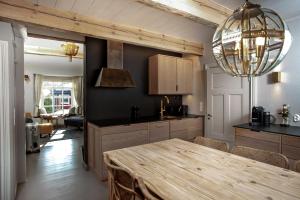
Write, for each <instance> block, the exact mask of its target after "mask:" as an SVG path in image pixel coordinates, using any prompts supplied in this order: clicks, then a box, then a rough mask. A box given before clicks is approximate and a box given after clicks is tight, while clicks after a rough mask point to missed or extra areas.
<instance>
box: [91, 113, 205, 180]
mask: <svg viewBox="0 0 300 200" xmlns="http://www.w3.org/2000/svg"><path fill="white" fill-rule="evenodd" d="M198 135H201V136H203V118H202V117H200V118H186V119H182V120H170V121H157V122H149V123H137V124H131V125H120V126H108V127H99V126H96V125H94V124H92V123H88V165H89V168H90V169H91V170H93V171H94V172H95V173H96V175H97V177H98V178H99V179H101V180H105V179H106V177H107V171H106V167H105V164H104V161H103V152H105V151H110V150H115V149H120V148H126V147H130V146H136V145H142V144H146V143H152V142H159V141H162V140H167V139H170V138H181V139H184V140H189V141H191V140H193V139H194V138H195V137H196V136H198Z"/></svg>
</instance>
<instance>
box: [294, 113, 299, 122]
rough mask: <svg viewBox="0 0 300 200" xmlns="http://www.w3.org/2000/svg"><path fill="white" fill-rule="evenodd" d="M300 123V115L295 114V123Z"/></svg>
mask: <svg viewBox="0 0 300 200" xmlns="http://www.w3.org/2000/svg"><path fill="white" fill-rule="evenodd" d="M299 121H300V114H295V115H294V122H299Z"/></svg>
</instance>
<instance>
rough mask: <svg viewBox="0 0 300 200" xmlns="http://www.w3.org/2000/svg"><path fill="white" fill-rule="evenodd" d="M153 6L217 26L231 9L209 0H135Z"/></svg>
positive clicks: (227, 15)
mask: <svg viewBox="0 0 300 200" xmlns="http://www.w3.org/2000/svg"><path fill="white" fill-rule="evenodd" d="M136 1H137V2H140V3H143V4H146V5H148V6H151V7H153V8H157V9H161V10H164V11H167V12H170V13H174V14H177V15H180V16H183V17H185V18H188V19H191V20H193V21H196V22H198V23H201V24H206V25H211V26H217V25H219V24H221V23H222V22H223V21H224V20H225V19H226V18H228V17H229V16H230V15H231V14H232V12H233V11H232V10H231V9H229V8H226V7H224V6H222V5H220V4H218V3H216V2H214V1H211V0H184V1H183V0H136Z"/></svg>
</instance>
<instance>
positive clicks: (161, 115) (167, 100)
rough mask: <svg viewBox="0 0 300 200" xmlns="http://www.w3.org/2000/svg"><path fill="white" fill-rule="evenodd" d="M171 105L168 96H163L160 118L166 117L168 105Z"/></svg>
mask: <svg viewBox="0 0 300 200" xmlns="http://www.w3.org/2000/svg"><path fill="white" fill-rule="evenodd" d="M164 100H166V102H167V103H166V104H165V103H164ZM169 103H170V100H169V98H168V97H167V96H163V97H162V98H161V100H160V117H161V118H163V117H164V112H165V111H166V105H168V104H169Z"/></svg>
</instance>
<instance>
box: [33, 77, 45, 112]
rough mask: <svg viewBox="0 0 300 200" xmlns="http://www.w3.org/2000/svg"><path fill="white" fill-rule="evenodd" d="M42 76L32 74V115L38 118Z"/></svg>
mask: <svg viewBox="0 0 300 200" xmlns="http://www.w3.org/2000/svg"><path fill="white" fill-rule="evenodd" d="M42 85H43V76H42V75H39V74H34V115H35V116H38V114H39V108H40V106H41V94H42Z"/></svg>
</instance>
